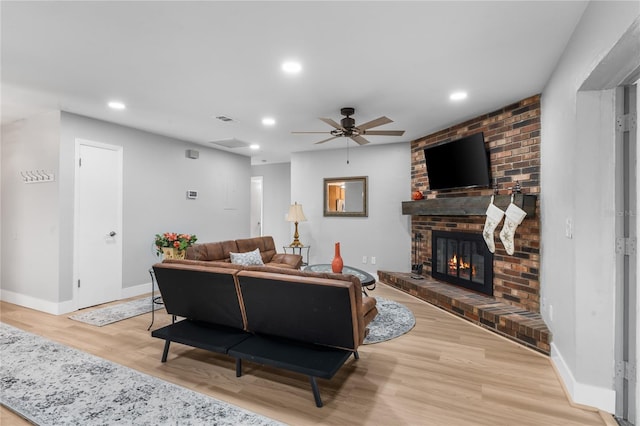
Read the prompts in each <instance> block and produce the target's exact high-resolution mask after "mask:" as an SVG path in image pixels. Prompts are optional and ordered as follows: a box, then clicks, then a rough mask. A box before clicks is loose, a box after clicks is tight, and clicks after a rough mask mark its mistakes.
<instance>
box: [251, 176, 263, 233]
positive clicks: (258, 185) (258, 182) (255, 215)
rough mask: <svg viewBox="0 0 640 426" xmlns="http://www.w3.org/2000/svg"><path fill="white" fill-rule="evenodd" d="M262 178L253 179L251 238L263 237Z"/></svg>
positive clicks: (254, 177) (255, 177)
mask: <svg viewBox="0 0 640 426" xmlns="http://www.w3.org/2000/svg"><path fill="white" fill-rule="evenodd" d="M262 181H263V178H262V176H252V177H251V213H250V216H251V217H250V220H251V237H262V204H263V201H262Z"/></svg>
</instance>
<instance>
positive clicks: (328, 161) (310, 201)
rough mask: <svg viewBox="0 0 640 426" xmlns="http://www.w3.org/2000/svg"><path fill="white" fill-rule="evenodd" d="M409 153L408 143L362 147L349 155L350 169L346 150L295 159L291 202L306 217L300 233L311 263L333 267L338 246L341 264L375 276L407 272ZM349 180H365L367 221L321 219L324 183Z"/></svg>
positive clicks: (364, 218) (362, 219) (303, 155)
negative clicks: (405, 207) (404, 204)
mask: <svg viewBox="0 0 640 426" xmlns="http://www.w3.org/2000/svg"><path fill="white" fill-rule="evenodd" d="M410 151H411V150H410V144H409V143H398V144H389V145H373V146H372V145H367V146H360V147H356V148H351V149H350V150H349V164H347V153H346V149H337V150H331V151H314V152H301V153H295V154H293V156H292V159H291V199H292V200H295V201H297V202H298V203H300V204H302V205H303V209H304V214H305V216H306V217H307V222H302V223H300V224H299V225H298V229H299V232H300V241H302V242H303V243H304V244H306V245H311V252H310V263H331V260H332V259H333V256H334V243H335V242H340V246H341V247H340V248H341V255H342V258H343V260H344V263H345V265H349V266H354V267H356V268H359V269H362V270H365V271H367V272H369V273H371V274H373V275H375V274H376V273H377V271H378V270H389V271H407V272H408V271H410V270H411V250H410V247H411V216H404V215H402V201H407V200H410V199H411V152H410ZM349 176H368V203H369V204H368V213H369V216H368V217H324V216H323V179H324V178H333V177H349ZM363 256H367V263H366V264H363V263H362V257H363ZM371 256H375V257H376V261H377V262H376V264H375V265H372V264H371V263H370V258H371Z"/></svg>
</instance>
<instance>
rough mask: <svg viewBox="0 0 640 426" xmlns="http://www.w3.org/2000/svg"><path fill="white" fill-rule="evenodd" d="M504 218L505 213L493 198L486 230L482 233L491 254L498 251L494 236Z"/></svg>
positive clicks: (485, 226)
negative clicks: (494, 202)
mask: <svg viewBox="0 0 640 426" xmlns="http://www.w3.org/2000/svg"><path fill="white" fill-rule="evenodd" d="M502 216H504V212H503V211H502V210H500V209H499V208H498V207H496V205H495V204H493V197H491V203H489V207H487V219H486V221H485V222H484V230H483V231H482V237H483V238H484V241H485V242H486V243H487V247H488V248H489V251H490V252H491V253H493V252H494V251H496V245H495V243H494V242H493V234H494V232H495V230H496V228H497V227H498V224H499V223H500V221H501V220H502Z"/></svg>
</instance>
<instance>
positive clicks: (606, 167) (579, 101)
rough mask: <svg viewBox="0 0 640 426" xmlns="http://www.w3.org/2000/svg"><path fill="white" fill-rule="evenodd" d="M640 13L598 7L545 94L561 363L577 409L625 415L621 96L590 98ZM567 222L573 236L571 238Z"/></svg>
mask: <svg viewBox="0 0 640 426" xmlns="http://www.w3.org/2000/svg"><path fill="white" fill-rule="evenodd" d="M639 15H640V3H638V2H591V3H590V4H589V6H588V7H587V9H586V10H585V13H584V15H583V17H582V19H581V21H580V23H579V24H578V26H577V27H576V30H575V32H574V34H573V36H572V38H571V40H570V42H569V44H568V46H567V48H566V50H565V52H564V54H563V56H562V58H561V60H560V62H559V64H558V66H557V68H556V70H555V71H554V73H553V75H552V76H551V78H550V80H549V82H548V84H547V86H546V87H545V89H544V91H543V93H542V97H541V113H542V131H541V201H540V205H541V274H540V280H541V296H542V314H543V317H544V319H545V322H546V323H547V324H548V326H549V328H550V329H551V331H552V333H553V341H552V358H553V360H554V362H555V363H556V365H557V366H558V369H559V371H560V373H561V375H562V377H563V380H564V382H565V385H566V386H567V389H568V390H569V392H570V393H571V394H572V397H573V399H574V401H575V402H578V403H583V404H587V405H593V406H596V407H598V408H601V409H603V410H606V411H609V412H613V411H614V410H615V392H614V391H613V378H614V373H615V372H614V335H615V321H614V320H615V300H614V294H615V275H614V271H615V256H614V254H613V253H614V248H615V247H614V241H615V223H616V222H615V214H614V211H613V210H614V208H615V204H614V196H613V194H614V189H615V167H616V165H615V161H614V160H615V155H614V154H615V147H614V144H613V132H612V118H613V112H612V111H613V110H612V108H613V95H612V92H606V91H603V92H599V93H588V92H587V93H580V92H579V90H580V88H581V86H582V84H583V83H584V82H585V80H586V79H587V78H588V77H589V75H590V74H591V73H592V71H593V70H594V69H595V68H596V67H597V66H598V64H599V63H600V62H601V61H602V60H603V58H604V57H605V56H606V54H607V53H608V52H609V51H610V50H611V49H612V47H613V46H614V45H615V44H616V42H618V40H619V39H620V38H621V36H622V35H623V34H624V33H625V31H626V30H627V29H628V28H629V27H630V25H631V24H632V23H633V21H634V20H635V19H637V17H638V16H639ZM567 220H570V221H571V222H572V223H573V238H567V237H565V228H566V223H567Z"/></svg>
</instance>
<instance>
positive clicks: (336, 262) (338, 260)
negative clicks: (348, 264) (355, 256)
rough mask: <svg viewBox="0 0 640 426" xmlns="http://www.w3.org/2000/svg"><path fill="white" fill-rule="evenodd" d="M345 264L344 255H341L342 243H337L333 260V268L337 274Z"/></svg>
mask: <svg viewBox="0 0 640 426" xmlns="http://www.w3.org/2000/svg"><path fill="white" fill-rule="evenodd" d="M343 266H344V263H343V262H342V257H340V243H336V252H335V256H334V258H333V261H332V262H331V270H332V271H333V272H335V273H336V274H341V273H342V267H343Z"/></svg>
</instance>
